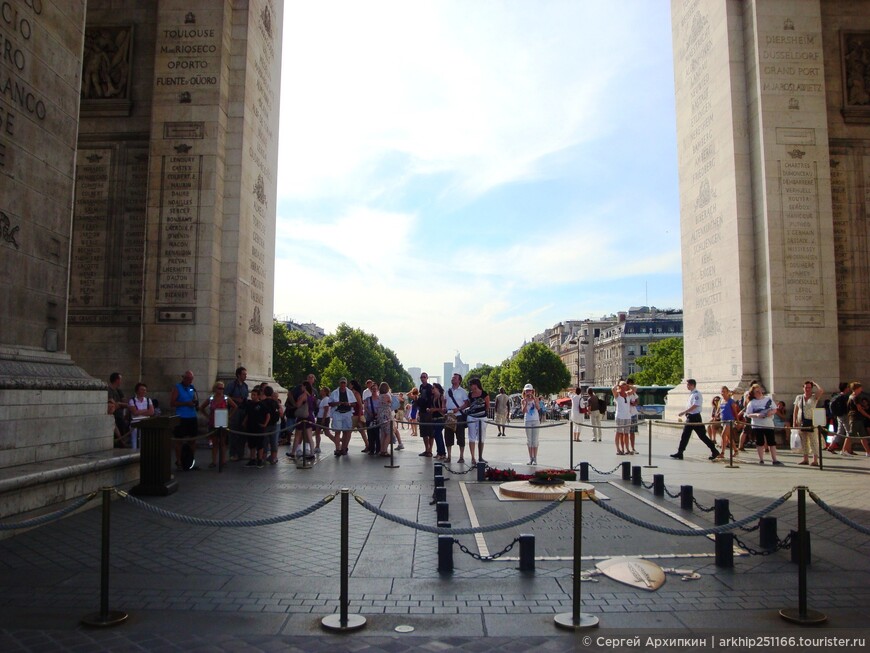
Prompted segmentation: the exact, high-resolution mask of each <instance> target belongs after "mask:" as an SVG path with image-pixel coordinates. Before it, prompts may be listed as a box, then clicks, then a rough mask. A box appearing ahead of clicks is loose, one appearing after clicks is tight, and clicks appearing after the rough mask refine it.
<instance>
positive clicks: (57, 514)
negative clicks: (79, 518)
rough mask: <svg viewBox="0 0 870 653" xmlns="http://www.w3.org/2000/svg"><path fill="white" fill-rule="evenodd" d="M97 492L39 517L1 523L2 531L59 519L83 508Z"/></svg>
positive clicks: (39, 524) (40, 524) (0, 529)
mask: <svg viewBox="0 0 870 653" xmlns="http://www.w3.org/2000/svg"><path fill="white" fill-rule="evenodd" d="M97 494H98V492H91V493H90V494H89V495H87V496H84V497H79V498H78V499H76V500H75V501H73V502H72V503H71V504H70V505H68V506H66V507H65V508H61V509H60V510H55V511H54V512H50V513H48V514H45V515H40V516H39V517H34V518H33V519H25V520H23V521H17V522H12V523H9V524H0V531H14V530H18V529H20V528H33V527H34V526H42V525H43V524H48V523H49V522H53V521H57V520H58V519H61V518H62V517H66V516H67V515H68V514H70V513H71V512H75V511H76V510H78V509H79V508H81V507H82V506H83V505H85V504H86V503H87V502H88V501H90V500H91V499H93V498H94V497H95V496H97Z"/></svg>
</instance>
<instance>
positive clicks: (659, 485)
mask: <svg viewBox="0 0 870 653" xmlns="http://www.w3.org/2000/svg"><path fill="white" fill-rule="evenodd" d="M653 495H655V496H657V497H663V496H665V475H664V474H653Z"/></svg>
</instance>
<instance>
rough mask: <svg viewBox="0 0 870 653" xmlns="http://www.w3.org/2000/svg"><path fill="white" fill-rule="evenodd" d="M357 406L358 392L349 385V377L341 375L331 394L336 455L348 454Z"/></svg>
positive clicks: (330, 406) (330, 401) (330, 402)
mask: <svg viewBox="0 0 870 653" xmlns="http://www.w3.org/2000/svg"><path fill="white" fill-rule="evenodd" d="M356 407H357V394H356V393H355V392H354V391H353V390H352V389H351V388H349V387H348V386H347V379H346V378H344V377H341V378H340V379H339V380H338V387H337V388H336V389H335V390H333V391H332V394H330V395H329V408H330V409H331V412H332V430H333V432H334V433H335V440H333V441H334V442H335V455H336V456H344V455H347V450H348V445H349V444H350V436H351V434H352V433H353V427H354V423H353V421H354V409H355V408H356ZM366 448H368V446H367V447H366Z"/></svg>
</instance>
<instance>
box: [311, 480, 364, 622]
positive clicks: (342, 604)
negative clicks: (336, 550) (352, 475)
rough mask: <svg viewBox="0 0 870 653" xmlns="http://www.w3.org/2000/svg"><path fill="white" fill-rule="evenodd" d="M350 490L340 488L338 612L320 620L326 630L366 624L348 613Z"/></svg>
mask: <svg viewBox="0 0 870 653" xmlns="http://www.w3.org/2000/svg"><path fill="white" fill-rule="evenodd" d="M349 497H350V490H349V489H348V488H342V489H341V560H340V563H339V564H340V566H341V588H340V590H339V591H340V596H339V613H338V614H337V615H336V614H330V615H327V616H325V617H324V618H323V619H321V620H320V623H321V625H322V626H323V627H324V628H326V629H327V630H331V631H338V632H350V631H352V630H359V629H360V628H362V627H363V626H365V625H366V618H365V617H364V616H362V615H361V614H348V612H347V604H348V573H347V568H348V561H349V545H348V541H349V534H350V518H349V513H350V510H349V506H350V500H349Z"/></svg>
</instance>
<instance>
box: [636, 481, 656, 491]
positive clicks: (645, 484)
mask: <svg viewBox="0 0 870 653" xmlns="http://www.w3.org/2000/svg"><path fill="white" fill-rule="evenodd" d="M640 484H641V485H643V486H644V487H645V488H646V489H647V490H650V489H652V486H653V485H655V484H654V483H644V482H643V481H641V482H640Z"/></svg>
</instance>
